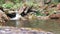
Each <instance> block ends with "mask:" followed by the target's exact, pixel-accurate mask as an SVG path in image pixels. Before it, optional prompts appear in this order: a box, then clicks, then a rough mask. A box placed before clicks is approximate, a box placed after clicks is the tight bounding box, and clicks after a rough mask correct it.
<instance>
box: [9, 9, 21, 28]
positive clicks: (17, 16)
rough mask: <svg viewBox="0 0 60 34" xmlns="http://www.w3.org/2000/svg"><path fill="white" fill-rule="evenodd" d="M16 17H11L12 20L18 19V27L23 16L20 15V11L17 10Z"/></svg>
mask: <svg viewBox="0 0 60 34" xmlns="http://www.w3.org/2000/svg"><path fill="white" fill-rule="evenodd" d="M15 12H16V17H14V18H10V20H15V21H16V27H18V26H19V25H20V18H21V17H22V16H21V15H19V13H18V11H17V10H16V11H15Z"/></svg>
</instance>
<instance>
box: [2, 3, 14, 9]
mask: <svg viewBox="0 0 60 34" xmlns="http://www.w3.org/2000/svg"><path fill="white" fill-rule="evenodd" d="M2 6H3V7H4V8H8V9H10V8H11V7H13V6H14V5H13V4H12V3H6V4H3V5H2Z"/></svg>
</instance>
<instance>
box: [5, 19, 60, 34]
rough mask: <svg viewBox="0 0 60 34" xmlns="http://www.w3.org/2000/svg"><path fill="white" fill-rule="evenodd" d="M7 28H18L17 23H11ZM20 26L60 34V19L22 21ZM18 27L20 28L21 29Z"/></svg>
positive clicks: (8, 23)
mask: <svg viewBox="0 0 60 34" xmlns="http://www.w3.org/2000/svg"><path fill="white" fill-rule="evenodd" d="M6 25H7V26H16V21H9V22H7V24H6ZM19 26H22V27H31V28H41V29H43V30H46V31H51V32H54V33H56V34H59V33H60V19H59V20H31V21H29V20H26V21H20V24H19ZM19 26H18V27H19Z"/></svg>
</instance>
